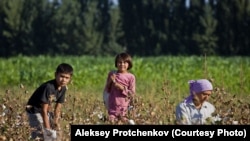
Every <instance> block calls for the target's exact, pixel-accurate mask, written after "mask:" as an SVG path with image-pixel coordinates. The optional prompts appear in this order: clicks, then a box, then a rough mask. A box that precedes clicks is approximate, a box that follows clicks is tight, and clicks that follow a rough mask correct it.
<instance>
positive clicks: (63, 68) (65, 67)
mask: <svg viewBox="0 0 250 141" xmlns="http://www.w3.org/2000/svg"><path fill="white" fill-rule="evenodd" d="M56 73H67V74H70V75H71V76H72V75H73V68H72V66H71V65H70V64H67V63H61V64H60V65H58V66H57V68H56Z"/></svg>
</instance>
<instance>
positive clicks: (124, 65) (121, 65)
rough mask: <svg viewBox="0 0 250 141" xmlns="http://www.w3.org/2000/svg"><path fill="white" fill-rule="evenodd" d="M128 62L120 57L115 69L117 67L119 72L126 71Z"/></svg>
mask: <svg viewBox="0 0 250 141" xmlns="http://www.w3.org/2000/svg"><path fill="white" fill-rule="evenodd" d="M128 66H129V64H128V62H126V61H124V60H122V59H119V60H118V61H117V69H118V72H121V73H124V72H127V71H128Z"/></svg>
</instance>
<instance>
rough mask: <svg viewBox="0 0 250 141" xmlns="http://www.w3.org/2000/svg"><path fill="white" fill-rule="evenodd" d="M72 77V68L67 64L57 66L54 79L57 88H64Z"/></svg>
mask: <svg viewBox="0 0 250 141" xmlns="http://www.w3.org/2000/svg"><path fill="white" fill-rule="evenodd" d="M72 75H73V68H72V66H71V65H69V64H67V63H62V64H60V65H58V66H57V68H56V72H55V78H56V82H57V84H58V86H66V85H67V84H68V83H69V82H70V80H71V77H72Z"/></svg>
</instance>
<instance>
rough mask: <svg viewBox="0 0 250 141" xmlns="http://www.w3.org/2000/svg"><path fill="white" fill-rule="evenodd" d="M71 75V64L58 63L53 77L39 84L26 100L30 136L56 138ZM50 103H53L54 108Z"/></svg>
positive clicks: (33, 137) (34, 137)
mask: <svg viewBox="0 0 250 141" xmlns="http://www.w3.org/2000/svg"><path fill="white" fill-rule="evenodd" d="M72 75H73V68H72V66H71V65H69V64H66V63H62V64H60V65H58V67H57V69H56V72H55V78H54V79H52V80H49V81H47V82H45V83H43V84H41V85H40V86H39V87H38V88H37V89H36V90H35V92H34V93H33V94H32V95H31V97H30V98H29V100H28V103H27V106H26V111H27V115H28V118H29V124H30V127H31V130H32V131H31V138H32V139H36V138H44V140H45V138H50V139H56V130H57V128H58V125H59V124H58V120H59V117H60V112H61V107H62V103H64V101H65V93H66V91H67V84H68V83H69V82H70V80H71V77H72ZM52 103H55V104H54V105H55V106H54V109H53V107H52Z"/></svg>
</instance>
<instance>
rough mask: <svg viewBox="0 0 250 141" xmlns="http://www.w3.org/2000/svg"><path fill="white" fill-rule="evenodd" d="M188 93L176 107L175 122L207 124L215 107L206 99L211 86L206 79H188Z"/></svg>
mask: <svg viewBox="0 0 250 141" xmlns="http://www.w3.org/2000/svg"><path fill="white" fill-rule="evenodd" d="M189 90H190V95H189V96H188V97H187V98H185V100H184V101H182V102H181V103H179V104H178V105H177V107H176V113H175V114H176V121H177V124H188V125H194V124H196V125H197V124H209V122H210V123H211V122H212V121H211V120H212V113H213V112H214V111H215V107H214V106H213V105H212V104H211V103H209V102H208V101H207V100H208V98H209V96H210V95H211V94H212V90H213V86H212V84H211V82H210V81H208V80H207V79H199V80H190V81H189Z"/></svg>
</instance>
